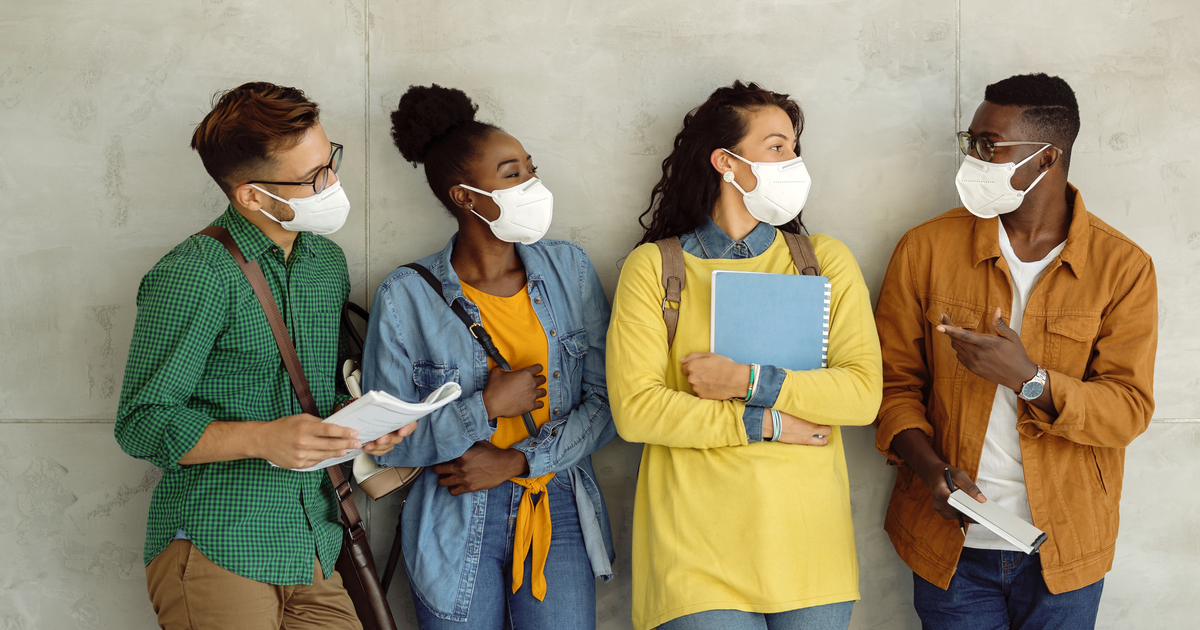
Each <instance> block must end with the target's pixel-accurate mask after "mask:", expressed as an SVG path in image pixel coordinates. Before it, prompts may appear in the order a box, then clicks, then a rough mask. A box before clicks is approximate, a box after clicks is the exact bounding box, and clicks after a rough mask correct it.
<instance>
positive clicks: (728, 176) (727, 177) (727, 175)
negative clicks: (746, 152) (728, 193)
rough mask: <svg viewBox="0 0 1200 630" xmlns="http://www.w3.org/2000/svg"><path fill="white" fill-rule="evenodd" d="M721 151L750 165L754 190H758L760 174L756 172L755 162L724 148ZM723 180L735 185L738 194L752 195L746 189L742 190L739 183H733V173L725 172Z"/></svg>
mask: <svg viewBox="0 0 1200 630" xmlns="http://www.w3.org/2000/svg"><path fill="white" fill-rule="evenodd" d="M721 150H722V151H724V152H726V153H728V154H729V155H732V156H733V157H735V158H737V159H739V160H741V161H743V162H745V163H746V164H749V165H750V173H751V174H752V175H754V190H758V185H759V183H760V182H759V181H758V173H755V172H754V162H751V161H750V160H747V159H746V158H744V157H742V156H740V155H738V154H736V153H734V152H733V151H730V150H729V149H726V148H724V147H722V148H721ZM721 179H723V180H725V181H727V182H729V183H730V184H733V187H734V188H736V189H738V192H740V193H742V195H743V196H745V195H748V194H750V193H748V192H746V189H744V188H742V187H741V186H738V183H737V182H735V181H733V171H725V174H724V175H722V176H721Z"/></svg>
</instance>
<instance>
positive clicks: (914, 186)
mask: <svg viewBox="0 0 1200 630" xmlns="http://www.w3.org/2000/svg"><path fill="white" fill-rule="evenodd" d="M1198 29H1200V10H1198V9H1197V7H1196V5H1195V3H1194V2H1193V1H1192V0H1153V1H1152V0H1097V1H1085V0H1072V1H1069V2H1058V3H1046V2H1031V1H1027V0H1020V1H1011V2H982V1H979V0H846V1H842V2H829V1H825V0H776V1H770V2H766V1H752V0H744V1H741V2H727V1H719V0H699V1H697V0H692V1H683V0H660V1H658V2H630V1H623V2H553V3H551V2H546V3H535V2H527V1H516V2H508V3H500V4H497V3H494V2H485V1H482V0H460V1H457V2H452V3H449V2H441V3H416V2H382V1H378V0H376V1H374V2H372V1H371V0H342V1H339V2H334V1H332V0H326V1H321V0H293V1H292V2H287V3H284V2H278V3H271V2H262V1H258V2H250V1H242V2H238V1H236V0H192V1H190V2H179V1H176V2H157V3H129V2H118V1H116V0H89V1H87V2H82V1H69V0H43V1H41V2H7V3H5V7H4V15H3V17H2V18H0V137H2V138H3V139H4V144H3V148H2V149H0V218H2V219H3V226H4V229H3V230H0V357H2V358H3V360H0V556H2V557H3V558H5V562H3V563H0V628H14V629H15V628H21V629H27V628H47V629H53V630H58V629H73V628H87V629H98V628H110V629H116V628H120V629H127V628H128V629H141V628H152V627H154V621H153V615H152V613H151V611H150V606H149V603H148V601H147V599H146V594H145V586H144V574H143V570H142V564H141V547H142V537H143V534H144V530H145V518H146V510H147V505H148V501H149V492H150V490H151V489H152V488H153V486H154V484H155V482H156V480H157V471H156V470H155V469H154V468H153V467H151V466H149V465H148V464H145V463H143V462H141V461H137V460H133V459H131V458H129V457H127V456H125V455H124V454H123V453H122V452H121V451H120V449H119V448H118V447H117V445H116V443H115V442H114V440H113V439H112V418H113V416H114V413H115V410H116V403H117V397H118V395H119V390H120V384H121V375H122V371H123V368H124V361H125V354H126V351H127V348H128V343H129V339H130V335H131V331H132V327H133V320H134V315H135V308H134V296H135V292H136V289H137V284H138V280H139V279H140V277H141V276H142V274H143V273H145V271H146V270H147V269H149V267H150V266H151V265H152V264H153V263H154V262H155V260H157V259H158V258H159V257H160V256H161V255H162V254H163V253H164V252H166V251H167V250H168V249H169V248H170V247H171V246H172V245H174V244H175V243H177V242H178V241H179V240H180V239H182V238H183V237H184V236H185V235H187V234H190V233H192V232H194V231H195V230H197V229H199V228H200V227H202V226H203V225H205V224H206V223H207V222H209V221H210V220H211V219H212V218H213V217H215V216H216V215H217V214H218V213H220V212H221V211H222V209H223V208H224V205H225V200H224V198H223V197H222V196H221V194H220V193H219V191H218V190H217V188H216V186H215V185H214V184H213V183H212V182H210V181H209V179H208V177H207V176H206V174H205V173H204V171H203V169H202V168H201V165H200V161H199V159H197V157H196V156H195V155H194V154H193V153H192V152H191V151H190V150H189V149H188V148H187V143H188V140H189V137H190V133H191V130H192V128H193V126H194V125H195V124H196V123H197V122H198V121H199V120H200V118H201V117H202V116H203V115H204V113H205V112H206V111H207V110H208V105H209V98H210V96H211V95H212V93H213V92H215V91H216V90H218V89H221V88H226V87H232V86H234V85H237V84H239V83H241V82H243V81H247V80H257V79H264V80H269V81H274V82H278V83H282V84H286V85H295V86H299V87H302V88H303V89H305V90H306V91H307V92H308V93H309V94H310V95H311V96H312V97H313V98H314V99H316V100H317V101H319V102H320V103H321V105H322V108H323V110H324V116H323V122H324V124H325V127H326V130H327V132H328V134H329V136H330V138H332V139H334V140H335V141H338V142H342V143H344V144H345V145H346V149H347V150H346V159H345V163H344V164H343V168H342V172H341V175H342V177H343V181H344V182H345V186H346V189H347V191H348V192H349V195H350V199H351V201H352V203H353V204H354V211H353V213H352V216H351V219H350V222H349V223H348V224H347V226H346V227H345V228H343V229H342V230H341V231H340V232H338V233H337V234H336V235H335V237H334V238H335V240H336V241H337V242H338V243H339V244H341V245H342V247H343V248H344V249H345V250H346V254H347V258H348V259H349V262H350V273H351V278H352V279H353V281H354V287H355V288H354V297H355V298H356V299H358V300H364V301H365V300H366V299H367V296H368V295H370V294H371V292H372V291H373V289H374V287H375V286H376V284H377V283H378V282H379V281H380V279H382V278H383V277H384V275H386V274H387V273H388V272H389V271H390V270H391V269H392V268H394V267H395V266H397V265H399V264H402V263H404V262H408V261H410V260H413V259H415V258H417V257H419V256H421V255H423V254H426V253H428V252H430V251H433V250H436V249H439V248H441V247H442V245H443V244H444V242H445V241H446V239H447V238H448V237H449V235H450V233H451V231H452V230H453V224H452V222H451V221H450V219H449V218H448V216H447V215H446V214H445V213H444V212H443V211H442V210H440V209H439V207H438V205H437V203H436V202H435V200H434V199H433V197H432V195H431V194H430V193H429V192H428V189H427V187H426V184H425V182H424V177H423V174H422V173H421V171H417V170H413V169H412V168H411V167H410V166H409V165H408V164H407V163H405V162H403V161H402V160H401V159H400V157H399V155H398V153H397V152H396V151H395V149H394V148H393V147H392V146H391V143H390V140H389V137H388V131H389V123H388V113H389V111H390V110H391V108H393V107H394V106H395V103H396V101H397V100H398V98H399V96H400V94H401V93H402V92H403V90H404V89H405V88H406V87H407V86H408V85H410V84H418V83H428V82H431V81H436V82H438V83H440V84H442V85H448V86H454V87H459V88H462V89H464V90H465V91H466V92H467V93H468V94H470V95H471V96H472V97H474V98H475V99H476V101H477V102H478V103H480V105H481V112H482V113H483V115H484V117H485V118H487V119H490V120H491V121H493V122H495V123H497V124H499V125H501V126H503V127H504V128H505V129H507V130H508V131H510V132H511V133H513V134H514V135H515V136H517V137H518V138H519V139H520V140H521V141H522V142H523V143H524V145H525V146H526V147H527V148H528V149H529V150H530V151H531V152H532V153H533V154H534V156H535V157H536V158H537V161H538V164H539V165H540V166H541V168H542V169H543V170H542V171H541V172H542V175H543V177H544V179H545V181H546V182H547V184H548V185H549V186H550V188H551V189H552V190H553V191H554V192H555V195H556V197H557V204H556V215H555V222H554V226H553V227H552V228H551V230H550V236H551V237H556V238H569V239H571V240H574V241H576V242H578V243H580V244H582V245H583V246H584V247H585V248H586V249H587V250H588V252H589V254H590V255H591V257H592V259H593V261H594V262H595V264H596V266H597V268H598V270H599V272H600V275H601V277H602V278H603V280H604V282H605V285H606V287H607V288H608V289H609V291H610V293H611V291H612V289H613V287H614V284H615V282H616V279H617V274H618V268H617V261H618V260H619V259H620V258H621V257H622V256H623V255H624V254H625V253H627V252H628V250H629V249H630V247H631V246H632V245H633V243H634V242H635V240H636V238H637V236H638V234H639V230H638V227H637V224H636V217H637V215H638V214H639V213H640V212H641V211H642V210H643V209H644V205H645V203H646V200H647V198H648V194H649V190H650V187H651V186H652V185H653V183H654V182H655V181H656V180H657V178H658V176H659V163H660V161H661V160H662V159H663V158H664V157H665V156H666V154H667V152H668V151H669V149H670V143H671V140H672V138H673V136H674V134H675V132H676V131H677V130H678V127H679V124H680V122H681V120H682V117H683V115H684V113H685V112H686V111H687V110H688V109H689V108H691V107H693V106H695V105H697V104H699V103H700V102H701V101H702V100H703V99H704V97H705V96H706V95H707V94H708V93H709V92H711V91H712V89H714V88H715V87H717V86H719V85H723V84H727V83H729V82H730V81H732V80H733V79H734V78H739V77H740V78H745V79H754V80H758V81H761V82H763V83H764V84H765V85H767V86H768V87H770V88H772V89H775V90H779V91H786V92H790V93H792V94H793V95H795V96H796V97H797V98H799V100H800V101H801V102H802V104H803V106H804V108H805V112H806V114H807V116H808V121H809V128H808V130H807V131H806V132H805V134H804V136H803V138H802V140H803V144H804V155H805V158H806V160H807V163H808V165H809V168H810V169H811V171H812V174H813V176H814V179H815V182H816V183H815V187H814V190H813V194H812V197H811V198H810V201H809V204H808V207H807V210H806V212H805V221H806V222H807V223H808V225H809V226H810V227H811V228H812V230H813V231H814V232H825V233H829V234H832V235H834V236H836V237H837V238H839V239H841V240H843V241H844V242H846V243H847V244H848V245H849V246H850V248H851V249H852V250H853V251H854V252H855V254H856V255H857V256H858V260H859V262H860V264H861V265H862V268H863V271H864V273H865V274H866V277H867V280H868V283H869V284H870V285H871V286H872V287H874V288H877V287H878V283H879V281H880V279H881V278H882V275H883V271H884V267H885V265H886V263H887V260H888V256H889V255H890V253H891V250H892V247H893V246H894V244H895V242H896V241H897V240H898V238H899V237H900V235H901V234H902V233H903V232H904V230H906V229H907V228H908V227H910V226H912V225H914V224H916V223H918V222H919V221H921V220H923V219H925V218H927V217H930V216H933V215H935V214H937V213H940V212H942V211H943V210H946V209H948V208H950V207H952V206H953V205H956V198H955V194H954V188H953V185H952V178H953V175H954V171H955V169H956V167H957V160H958V157H957V153H956V149H955V144H954V140H953V133H954V132H955V131H956V130H958V129H962V128H963V127H964V126H965V124H966V121H969V120H970V116H971V114H972V112H973V111H974V108H975V107H976V105H977V104H978V102H979V101H980V100H981V98H982V93H983V87H984V86H985V85H986V84H987V83H989V82H992V81H995V80H997V79H1000V78H1003V77H1006V76H1008V75H1011V74H1016V73H1022V72H1028V71H1046V72H1050V73H1056V74H1060V75H1061V76H1063V77H1064V78H1066V79H1067V80H1068V81H1069V82H1071V84H1072V85H1073V86H1074V88H1075V90H1076V92H1077V94H1078V96H1079V102H1080V106H1081V109H1082V114H1083V130H1082V132H1081V134H1080V137H1079V141H1078V142H1077V144H1076V148H1075V158H1074V161H1073V168H1072V172H1073V178H1072V179H1073V181H1074V183H1076V184H1077V185H1079V186H1080V187H1081V188H1082V190H1083V191H1084V195H1085V198H1086V200H1087V203H1088V208H1089V209H1090V210H1091V211H1092V212H1094V213H1096V214H1097V215H1099V216H1100V217H1101V218H1102V219H1104V220H1105V221H1107V222H1109V223H1110V224H1112V225H1113V226H1115V227H1116V228H1117V229H1120V230H1122V231H1123V232H1124V233H1125V234H1127V235H1129V236H1130V237H1132V238H1133V239H1134V240H1136V241H1137V242H1138V243H1139V244H1140V245H1142V246H1143V247H1144V248H1145V249H1147V250H1148V251H1149V252H1150V253H1151V254H1152V255H1153V256H1154V259H1155V263H1156V265H1157V269H1158V274H1159V288H1160V294H1161V300H1160V313H1161V316H1160V333H1161V339H1162V342H1163V343H1162V344H1161V347H1160V349H1159V361H1158V368H1157V369H1158V371H1157V377H1158V378H1157V388H1156V389H1157V394H1158V395H1157V399H1158V409H1157V413H1156V418H1155V423H1154V424H1153V425H1152V426H1151V428H1150V430H1149V431H1148V432H1147V434H1146V435H1144V436H1143V437H1141V438H1140V439H1139V440H1138V441H1137V442H1135V443H1134V444H1133V446H1131V447H1130V448H1129V450H1128V462H1127V468H1126V470H1127V473H1126V487H1127V490H1126V492H1125V500H1124V505H1123V507H1124V510H1123V512H1124V515H1125V518H1124V523H1123V527H1122V534H1121V539H1120V542H1119V551H1118V553H1117V558H1116V563H1115V567H1114V570H1113V572H1112V573H1111V574H1110V575H1109V578H1108V580H1107V582H1106V588H1105V591H1106V592H1105V595H1104V600H1103V602H1102V604H1101V623H1100V626H1101V627H1102V628H1130V627H1139V628H1151V627H1152V628H1164V629H1174V628H1191V627H1194V623H1195V622H1194V618H1195V617H1196V615H1197V614H1200V603H1198V602H1197V600H1196V599H1195V598H1194V596H1193V593H1194V586H1193V585H1194V584H1195V583H1196V582H1197V580H1200V568H1198V567H1200V543H1197V542H1196V541H1197V538H1196V537H1195V535H1194V531H1193V530H1194V526H1195V525H1196V524H1197V523H1198V522H1200V502H1198V501H1196V500H1195V499H1193V498H1191V497H1193V496H1194V493H1193V492H1182V493H1181V494H1180V495H1176V494H1175V492H1177V491H1178V489H1179V488H1180V487H1181V486H1180V484H1179V482H1180V481H1183V480H1195V479H1196V478H1197V473H1200V458H1197V457H1196V454H1197V452H1198V448H1200V420H1197V419H1200V376H1198V375H1197V369H1196V367H1195V366H1196V364H1197V362H1198V361H1197V359H1200V354H1198V350H1200V333H1198V332H1197V330H1196V328H1195V326H1194V325H1193V324H1189V322H1193V321H1194V319H1195V318H1194V314H1195V313H1196V312H1197V311H1198V310H1200V290H1198V289H1200V287H1198V284H1197V283H1198V282H1200V280H1197V279H1198V278H1200V212H1198V211H1197V210H1196V207H1195V205H1194V201H1193V200H1195V199H1197V198H1200V164H1198V163H1197V161H1196V158H1195V156H1194V151H1195V147H1197V146H1200V132H1198V131H1197V126H1198V123H1197V120H1200V99H1197V95H1198V94H1197V90H1198V88H1197V86H1198V85H1200V43H1198V40H1197V39H1196V38H1195V37H1194V36H1192V34H1193V33H1195V32H1196V31H1197V30H1198ZM1189 315H1190V316H1189ZM845 435H846V439H847V448H848V459H849V463H850V469H851V481H852V498H853V502H854V516H855V527H856V531H857V537H858V545H859V546H858V550H859V558H860V564H861V568H862V582H861V585H862V594H863V600H862V602H860V603H859V604H858V605H857V606H856V607H855V612H854V620H853V623H852V627H854V628H917V627H919V623H918V621H917V619H916V616H915V615H914V614H913V612H912V606H911V589H912V587H911V577H910V574H909V573H908V571H907V570H906V569H905V567H904V566H903V564H902V563H900V562H899V561H898V560H897V558H896V556H895V554H894V552H893V551H892V549H891V546H890V544H889V543H888V541H887V539H886V536H885V535H884V534H883V532H882V529H881V522H882V515H883V510H884V506H885V505H886V500H887V493H888V491H889V489H890V485H891V480H892V477H893V474H894V473H893V472H892V471H891V470H889V469H888V468H887V467H885V466H884V465H883V462H882V460H881V459H880V458H879V457H878V456H877V455H876V454H875V453H874V451H873V449H872V446H871V441H872V430H871V429H870V428H866V429H856V430H848V431H846V433H845ZM638 455H639V447H638V446H635V445H628V444H623V443H621V444H613V445H611V446H609V447H608V448H606V449H605V450H604V451H602V452H601V453H599V454H598V455H597V456H596V458H595V459H596V465H597V469H598V470H599V471H600V476H601V480H602V483H603V485H604V490H605V492H606V495H607V498H608V502H609V506H610V509H611V514H612V519H613V524H614V527H615V530H616V532H617V544H618V547H619V555H620V558H619V560H620V564H619V567H618V572H619V575H618V577H617V579H616V580H615V581H614V582H612V583H611V584H608V585H602V586H600V587H599V589H598V597H599V611H600V613H599V615H600V626H601V627H602V628H623V627H627V626H628V625H629V597H630V582H629V574H630V573H629V553H630V552H629V540H630V537H629V527H630V523H631V520H632V499H633V487H634V475H635V470H636V463H637V460H638ZM1184 487H1186V486H1184ZM1175 496H1182V497H1184V498H1183V499H1182V500H1175V499H1173V497H1175ZM364 508H365V509H367V510H369V512H370V518H371V523H372V525H371V529H372V540H373V542H374V544H376V545H377V548H379V549H386V545H387V544H388V543H389V542H390V539H391V533H392V529H393V527H394V523H395V513H396V509H397V506H396V505H395V502H392V501H388V502H384V503H381V504H378V505H372V506H365V505H364ZM393 603H394V606H395V609H396V611H397V616H398V617H399V619H400V621H401V624H402V625H403V624H407V626H406V627H415V624H414V623H413V616H412V612H411V605H410V603H409V599H408V596H407V593H406V588H405V585H404V584H403V581H402V579H401V580H398V587H397V588H396V589H395V591H394V597H393Z"/></svg>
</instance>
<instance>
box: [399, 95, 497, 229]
mask: <svg viewBox="0 0 1200 630" xmlns="http://www.w3.org/2000/svg"><path fill="white" fill-rule="evenodd" d="M478 110H479V106H478V105H476V104H475V103H473V102H471V99H470V98H469V97H468V96H467V95H466V94H465V93H463V91H462V90H456V89H454V88H444V87H442V86H440V85H438V84H436V83H434V84H432V85H429V86H423V85H411V86H409V88H408V91H406V92H405V93H404V95H403V96H401V97H400V103H399V104H398V105H397V106H396V110H395V111H393V112H392V142H393V143H395V145H396V148H397V149H399V150H400V155H401V156H403V157H404V159H406V160H408V161H409V162H411V163H412V165H413V168H416V166H417V164H424V165H425V180H426V181H428V182H429V188H430V190H432V191H433V195H434V196H435V197H437V198H438V201H441V202H442V205H444V206H446V209H447V210H449V211H450V214H456V212H457V207H456V206H455V205H454V201H453V200H452V199H450V187H452V186H455V185H457V184H462V183H465V182H466V180H467V171H466V167H467V163H468V162H470V160H471V159H472V158H473V157H475V154H476V153H477V151H476V148H477V147H478V145H479V141H480V140H482V139H483V138H485V137H486V136H487V135H488V134H490V133H491V132H493V131H498V130H499V128H498V127H496V126H495V125H490V124H488V123H485V122H480V121H478V120H475V112H476V111H478Z"/></svg>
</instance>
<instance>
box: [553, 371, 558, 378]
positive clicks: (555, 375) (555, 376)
mask: <svg viewBox="0 0 1200 630" xmlns="http://www.w3.org/2000/svg"><path fill="white" fill-rule="evenodd" d="M558 375H559V372H558V371H557V370H555V372H554V378H558Z"/></svg>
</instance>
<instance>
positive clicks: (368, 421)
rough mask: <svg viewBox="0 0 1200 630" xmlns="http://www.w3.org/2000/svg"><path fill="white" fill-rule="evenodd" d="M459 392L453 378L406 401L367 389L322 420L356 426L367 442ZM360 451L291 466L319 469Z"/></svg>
mask: <svg viewBox="0 0 1200 630" xmlns="http://www.w3.org/2000/svg"><path fill="white" fill-rule="evenodd" d="M460 395H462V389H461V388H460V387H459V386H458V383H455V382H449V383H446V384H444V385H442V386H441V387H439V388H437V389H435V390H433V393H431V394H429V395H428V396H426V397H425V400H423V401H421V402H419V403H410V402H405V401H403V400H400V399H399V398H396V397H395V396H393V395H391V394H389V393H387V392H380V391H370V392H367V393H366V394H364V395H363V396H362V397H361V398H359V399H358V400H355V401H354V402H352V403H350V404H349V405H346V406H345V407H343V408H342V409H341V410H340V411H338V412H337V413H335V414H333V415H332V416H329V417H328V418H326V419H325V422H327V423H330V424H337V425H341V426H343V427H350V428H352V429H356V430H357V431H358V440H359V441H360V442H362V443H363V444H366V443H367V442H373V441H375V440H378V439H379V438H381V437H383V436H384V435H387V434H388V433H391V432H393V431H396V430H398V429H400V428H401V427H405V426H408V425H409V424H412V423H414V422H416V421H417V420H420V419H421V418H424V417H425V416H427V415H429V414H431V413H433V412H434V411H436V410H438V409H441V408H442V407H444V406H446V405H448V404H450V403H451V402H454V401H455V400H457V399H458V397H459V396H460ZM359 453H362V449H353V450H351V451H349V452H347V453H346V454H345V455H342V456H341V457H331V458H329V459H327V460H325V461H323V462H321V463H319V464H316V465H314V466H309V467H308V468H294V469H293V470H299V471H300V472H307V471H310V470H320V469H321V468H327V467H329V466H332V465H334V464H340V463H342V462H348V461H350V460H352V459H354V458H355V457H357V456H358V455H359Z"/></svg>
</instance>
